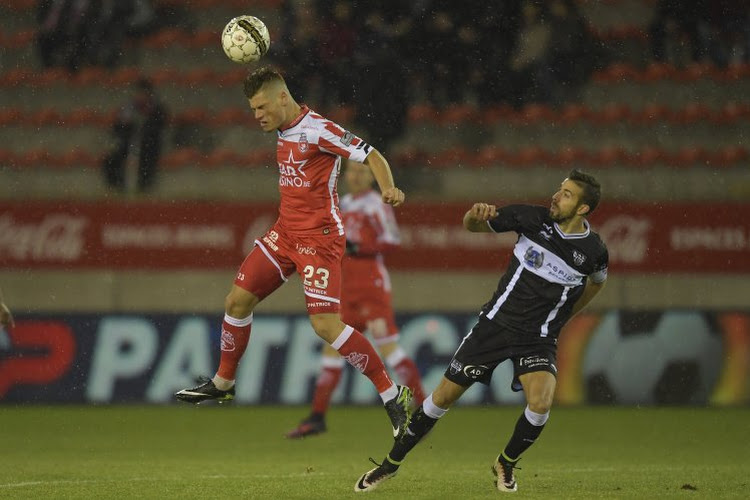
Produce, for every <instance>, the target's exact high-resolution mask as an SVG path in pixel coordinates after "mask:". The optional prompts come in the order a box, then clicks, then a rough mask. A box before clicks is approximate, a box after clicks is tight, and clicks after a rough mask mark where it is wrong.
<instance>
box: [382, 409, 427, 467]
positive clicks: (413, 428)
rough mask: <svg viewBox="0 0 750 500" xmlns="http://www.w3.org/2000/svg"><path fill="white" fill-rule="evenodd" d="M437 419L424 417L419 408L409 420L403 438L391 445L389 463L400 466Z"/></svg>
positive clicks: (422, 411)
mask: <svg viewBox="0 0 750 500" xmlns="http://www.w3.org/2000/svg"><path fill="white" fill-rule="evenodd" d="M437 421H438V419H436V418H432V417H430V416H428V415H425V412H424V410H423V409H422V407H420V408H419V409H418V410H417V411H416V412H415V413H414V416H413V417H412V419H411V423H410V424H409V427H407V430H406V434H404V437H402V438H401V439H399V440H397V441H396V442H395V443H393V448H391V452H390V453H388V459H389V461H390V462H391V463H392V464H394V465H400V463H401V461H402V460H403V459H404V458H405V457H406V454H407V453H409V452H410V451H411V449H412V448H414V447H415V446H416V445H417V443H419V442H420V441H421V440H422V438H423V437H425V436H426V435H427V433H428V432H430V430H431V429H432V427H433V426H434V425H435V424H436V423H437Z"/></svg>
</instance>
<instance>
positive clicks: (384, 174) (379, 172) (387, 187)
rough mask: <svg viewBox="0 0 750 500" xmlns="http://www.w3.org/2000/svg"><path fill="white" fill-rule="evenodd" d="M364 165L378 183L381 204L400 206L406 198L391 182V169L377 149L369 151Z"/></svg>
mask: <svg viewBox="0 0 750 500" xmlns="http://www.w3.org/2000/svg"><path fill="white" fill-rule="evenodd" d="M364 163H365V165H367V166H368V167H370V170H371V171H372V175H373V176H374V177H375V180H376V181H377V183H378V187H379V188H380V196H381V197H382V198H383V203H387V204H389V205H393V206H394V207H397V206H399V205H401V204H402V203H403V202H404V198H405V197H406V196H405V195H404V192H403V191H401V190H400V189H399V188H397V187H396V185H395V183H394V182H393V174H392V173H391V167H390V165H388V161H387V160H386V159H385V158H384V157H383V155H381V154H380V151H378V150H377V149H373V150H372V151H370V154H368V155H367V158H365V162H364Z"/></svg>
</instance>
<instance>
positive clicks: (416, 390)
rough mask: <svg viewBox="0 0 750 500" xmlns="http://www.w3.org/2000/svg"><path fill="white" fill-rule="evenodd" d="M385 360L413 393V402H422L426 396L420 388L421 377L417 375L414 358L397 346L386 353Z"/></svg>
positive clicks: (418, 403)
mask: <svg viewBox="0 0 750 500" xmlns="http://www.w3.org/2000/svg"><path fill="white" fill-rule="evenodd" d="M385 361H386V363H387V364H388V366H389V367H390V368H391V370H393V371H394V372H396V375H398V378H399V380H400V381H401V382H402V383H403V384H404V385H406V386H407V387H408V388H409V389H411V392H412V393H413V394H414V402H415V403H416V404H417V405H420V404H422V401H424V398H425V397H427V396H426V394H425V393H424V389H423V388H422V377H420V376H419V370H418V369H417V364H416V363H414V360H412V359H411V358H410V357H409V356H408V355H407V354H406V353H405V352H404V350H403V349H401V348H400V347H397V348H396V350H395V351H393V352H392V353H391V354H389V355H388V357H387V358H386V360H385Z"/></svg>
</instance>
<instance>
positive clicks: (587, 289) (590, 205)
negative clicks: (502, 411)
mask: <svg viewBox="0 0 750 500" xmlns="http://www.w3.org/2000/svg"><path fill="white" fill-rule="evenodd" d="M600 197H601V187H600V185H599V183H598V182H597V180H596V179H595V178H594V177H592V176H591V175H589V174H585V173H583V172H580V171H578V170H573V171H572V172H570V174H569V175H568V177H567V178H566V179H565V180H564V181H563V182H562V184H561V185H560V187H559V188H558V189H557V191H556V192H555V193H554V195H553V196H552V200H551V203H550V206H549V207H543V206H534V205H508V206H504V207H501V208H498V207H497V206H495V205H492V204H488V203H475V204H474V205H473V206H472V207H471V209H469V211H468V212H466V214H465V215H464V221H463V222H464V227H465V228H466V229H468V230H469V231H471V232H496V233H503V232H508V231H515V232H516V233H517V234H518V240H517V241H516V244H515V246H514V248H513V256H512V258H511V262H510V264H509V265H508V269H507V270H506V272H505V274H504V275H503V277H502V278H501V279H500V283H499V284H498V287H497V290H496V291H495V293H494V295H493V296H492V299H491V300H490V301H489V302H487V303H486V304H485V305H484V307H483V308H482V312H481V313H480V314H479V319H478V320H477V323H476V325H475V326H474V327H473V328H472V329H471V331H470V332H469V333H468V334H467V335H466V336H465V337H464V338H463V340H462V341H461V344H460V345H459V347H458V349H457V350H456V353H455V354H454V355H453V359H452V360H451V362H450V364H449V365H448V367H447V369H446V370H445V374H444V376H443V378H442V379H441V381H440V383H439V384H438V386H437V387H436V388H435V390H434V391H433V392H432V394H430V395H429V396H428V397H427V398H426V399H425V400H424V402H423V403H422V406H421V407H420V408H419V409H418V410H417V411H416V413H415V415H414V417H413V419H412V422H411V424H410V425H409V427H408V429H407V434H406V435H405V436H404V437H403V438H400V439H399V440H397V441H396V443H394V445H393V448H392V449H391V451H390V453H389V454H388V455H386V457H385V459H384V460H383V463H382V464H381V465H379V466H378V467H377V468H375V469H373V470H371V471H369V472H367V473H365V474H364V475H363V476H362V477H361V478H360V481H359V482H358V483H357V485H355V491H366V490H370V489H372V488H374V487H375V486H376V485H377V484H378V483H379V482H382V480H384V479H388V478H390V477H392V476H393V475H395V472H396V470H398V468H399V466H400V465H401V462H402V461H403V460H404V458H405V457H406V454H407V453H408V452H409V451H410V450H411V449H412V448H413V447H414V446H416V444H417V443H418V442H419V441H420V440H421V438H422V437H424V436H425V435H426V434H427V432H429V430H430V429H431V428H432V427H433V426H434V425H435V423H437V421H438V419H439V418H440V417H442V416H443V415H444V414H445V413H446V412H447V411H448V409H449V408H450V407H451V406H452V405H453V403H455V402H456V401H457V400H458V399H459V398H460V397H461V395H462V394H463V393H464V392H465V391H466V390H467V389H468V388H469V387H471V385H472V384H473V383H475V382H481V383H484V384H489V382H490V377H491V376H492V372H493V371H494V370H495V368H496V367H497V366H498V365H499V364H500V363H502V362H503V361H505V360H510V361H511V362H512V363H513V381H512V384H511V387H512V388H513V390H515V391H519V390H523V392H524V396H525V398H526V402H527V405H526V408H525V409H524V411H523V413H522V414H521V416H520V417H519V419H518V421H517V422H516V426H515V429H514V431H513V434H512V436H511V438H510V440H509V442H508V444H507V445H506V447H505V449H504V450H503V451H502V452H501V453H500V455H499V456H498V457H497V459H496V460H495V462H494V464H493V466H492V470H493V472H494V473H495V476H496V478H497V480H496V486H497V489H499V490H500V491H516V489H517V485H516V480H515V475H514V469H515V468H516V467H515V464H516V462H517V460H518V459H519V457H520V455H521V453H523V452H524V451H525V450H526V449H527V448H528V447H529V446H531V444H532V443H533V442H534V441H535V440H536V439H537V437H538V436H539V435H540V434H541V432H542V429H543V428H544V425H545V424H546V422H547V419H548V418H549V413H550V408H551V406H552V401H553V396H554V392H555V387H556V383H557V367H556V350H557V338H558V336H559V334H560V330H561V329H562V327H563V326H564V325H565V323H566V322H567V321H568V320H569V319H570V318H571V317H572V316H573V315H575V314H576V313H578V312H579V311H580V310H581V309H583V308H584V307H585V306H586V305H587V304H588V303H589V302H590V301H591V300H592V299H593V298H594V297H595V296H596V295H597V294H598V293H599V292H600V291H601V290H602V289H603V288H604V283H605V281H606V279H607V265H608V260H609V256H608V253H607V247H606V246H605V244H604V242H602V240H601V238H599V235H597V234H596V233H595V232H594V231H592V229H591V226H590V224H589V222H588V221H587V220H586V217H587V216H588V215H589V214H590V213H591V212H592V211H593V210H594V209H595V208H596V207H597V205H598V204H599V200H600Z"/></svg>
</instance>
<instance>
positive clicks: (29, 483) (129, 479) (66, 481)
mask: <svg viewBox="0 0 750 500" xmlns="http://www.w3.org/2000/svg"><path fill="white" fill-rule="evenodd" d="M332 475H333V474H331V473H327V472H298V473H295V474H248V475H236V476H228V475H224V474H214V475H210V476H208V475H204V476H197V477H196V478H197V479H274V478H276V479H278V478H280V479H288V478H295V477H309V476H332ZM170 480H171V481H182V480H183V478H181V477H172V478H165V477H126V478H122V479H54V480H51V481H23V482H20V483H5V484H0V488H24V487H28V486H39V485H55V484H98V483H126V482H133V481H170Z"/></svg>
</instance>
